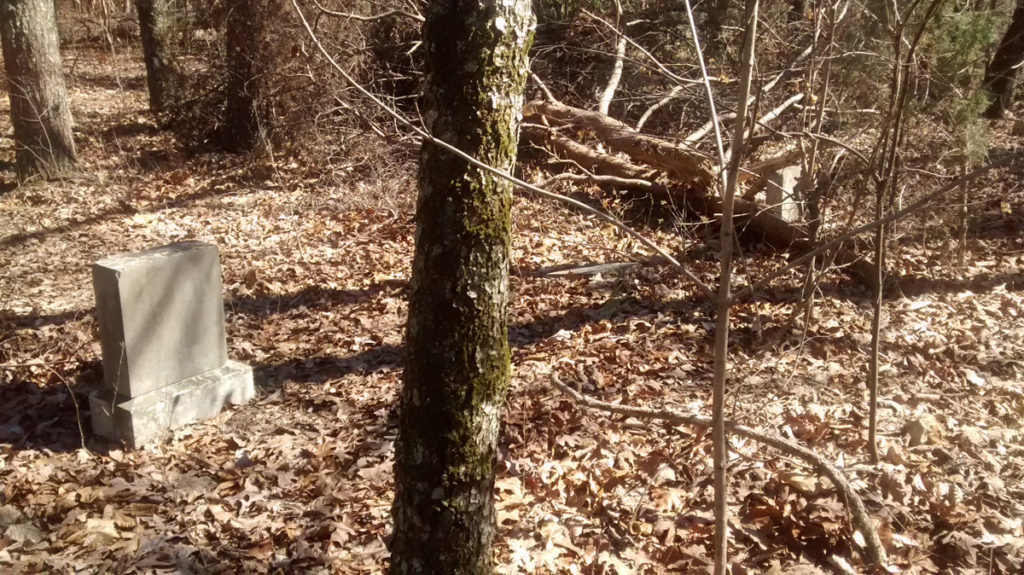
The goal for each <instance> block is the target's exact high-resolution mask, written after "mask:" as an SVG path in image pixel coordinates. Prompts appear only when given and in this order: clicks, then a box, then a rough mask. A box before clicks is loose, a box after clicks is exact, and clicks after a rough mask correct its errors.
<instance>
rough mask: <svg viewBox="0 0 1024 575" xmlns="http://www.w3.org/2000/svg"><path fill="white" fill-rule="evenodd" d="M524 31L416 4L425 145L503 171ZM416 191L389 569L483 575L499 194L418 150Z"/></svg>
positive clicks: (512, 23) (498, 14) (465, 168)
mask: <svg viewBox="0 0 1024 575" xmlns="http://www.w3.org/2000/svg"><path fill="white" fill-rule="evenodd" d="M533 29H534V19H533V15H532V13H531V11H530V2H529V0H503V1H501V2H498V1H496V0H483V1H479V0H440V1H438V2H432V3H430V4H429V8H428V9H427V14H426V22H425V24H424V28H423V41H424V48H425V59H426V69H427V83H426V86H425V88H424V107H425V114H424V117H425V119H426V124H427V128H428V129H429V131H430V132H431V133H432V134H433V135H434V136H435V137H438V138H440V139H442V140H444V141H446V142H448V143H450V144H453V145H454V146H456V147H458V148H459V149H461V150H463V151H465V152H467V153H469V154H471V155H473V156H474V157H476V158H477V159H479V160H481V161H483V162H486V163H488V164H490V165H492V166H495V167H498V168H501V169H503V170H511V169H512V167H513V165H514V163H515V157H516V151H517V144H518V128H519V120H518V118H519V113H520V110H521V108H522V101H523V99H522V93H523V87H524V85H525V81H526V73H527V69H528V60H527V50H528V49H529V46H530V44H531V42H532V39H533ZM419 185H420V192H419V198H418V200H417V207H416V222H417V229H416V249H415V256H414V259H413V270H412V281H411V286H410V289H411V293H410V299H409V324H408V332H407V350H408V352H407V353H408V356H407V358H406V368H405V376H404V385H403V389H402V399H401V401H402V403H401V415H400V423H399V434H398V441H397V444H396V448H395V453H396V455H395V500H394V504H393V506H392V515H393V517H394V525H395V532H394V537H393V538H392V540H391V545H390V547H391V553H392V555H391V572H392V573H398V574H405V573H453V574H458V573H474V574H476V573H490V572H491V569H492V566H491V542H492V540H493V536H494V502H493V495H492V490H493V486H494V465H495V458H496V452H497V440H498V431H499V425H500V412H501V409H502V403H503V401H504V396H505V390H506V388H507V386H508V381H509V375H510V364H509V362H510V356H509V349H508V337H507V335H508V334H507V331H508V326H507V317H506V310H507V305H508V267H509V245H510V234H511V223H510V222H511V219H510V206H511V185H510V184H509V183H508V182H506V181H505V180H502V179H499V178H497V177H495V176H494V175H492V174H490V173H486V172H484V171H482V170H480V169H477V168H475V167H472V166H470V165H468V164H467V163H466V162H465V161H464V160H462V159H460V158H458V157H456V156H454V155H453V154H451V153H448V152H446V151H444V150H442V149H440V148H439V147H437V146H435V145H433V144H430V143H424V145H423V149H422V153H421V157H420V176H419Z"/></svg>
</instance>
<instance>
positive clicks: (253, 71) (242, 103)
mask: <svg viewBox="0 0 1024 575" xmlns="http://www.w3.org/2000/svg"><path fill="white" fill-rule="evenodd" d="M269 5H270V2H269V0H231V1H230V3H229V5H228V12H227V30H226V36H227V38H226V40H227V71H228V84H227V104H226V107H225V110H224V131H223V135H222V143H223V144H224V147H225V148H227V149H229V150H232V151H243V150H251V149H253V148H255V147H256V145H257V144H258V143H259V141H260V132H261V130H262V129H265V128H266V122H265V118H266V116H265V115H264V114H263V106H262V104H263V101H262V98H263V87H264V85H265V83H266V74H265V69H266V66H267V61H266V54H265V53H264V52H265V51H264V50H263V45H264V41H263V38H264V36H263V32H264V24H265V21H266V13H267V9H268V7H269Z"/></svg>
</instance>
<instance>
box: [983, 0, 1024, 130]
mask: <svg viewBox="0 0 1024 575" xmlns="http://www.w3.org/2000/svg"><path fill="white" fill-rule="evenodd" d="M1021 62H1024V0H1017V8H1016V9H1015V10H1014V11H1013V18H1011V19H1010V26H1009V28H1007V29H1006V35H1004V36H1003V41H1002V42H1000V43H999V48H998V49H997V50H996V53H995V55H994V56H993V57H992V62H991V63H990V64H989V66H988V70H986V71H985V87H986V88H988V91H989V93H990V94H991V95H992V103H991V104H989V107H988V109H987V110H985V117H987V118H1002V117H1003V112H1005V111H1006V110H1008V109H1010V108H1011V107H1013V84H1014V80H1015V79H1016V76H1017V66H1018V65H1020V64H1021Z"/></svg>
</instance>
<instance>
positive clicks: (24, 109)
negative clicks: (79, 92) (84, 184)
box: [0, 0, 76, 181]
mask: <svg viewBox="0 0 1024 575" xmlns="http://www.w3.org/2000/svg"><path fill="white" fill-rule="evenodd" d="M0 36H2V40H3V53H4V67H5V68H6V70H7V89H8V95H9V97H10V101H11V124H13V126H14V145H15V160H16V171H17V174H18V180H20V181H25V180H26V179H28V178H30V177H32V176H36V175H42V176H43V177H46V178H56V177H59V176H61V175H62V174H65V173H67V172H69V171H71V170H72V169H73V167H74V165H75V162H76V157H75V142H74V139H73V138H72V134H71V108H70V107H69V106H68V94H67V89H66V88H65V86H64V74H63V71H62V70H61V60H60V49H59V45H58V41H57V20H56V17H55V16H54V11H53V0H3V1H0Z"/></svg>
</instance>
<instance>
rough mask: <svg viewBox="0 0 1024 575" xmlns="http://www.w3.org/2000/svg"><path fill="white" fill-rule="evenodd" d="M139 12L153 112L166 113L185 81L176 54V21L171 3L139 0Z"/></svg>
mask: <svg viewBox="0 0 1024 575" xmlns="http://www.w3.org/2000/svg"><path fill="white" fill-rule="evenodd" d="M135 9H136V10H137V11H138V13H139V36H140V37H141V39H142V55H143V58H144V59H145V62H146V80H147V83H148V86H149V109H150V110H151V111H153V113H160V112H164V111H166V110H167V109H168V106H169V105H170V104H171V103H173V101H174V98H175V95H176V93H177V91H178V88H179V83H180V80H181V78H180V73H179V71H178V67H177V66H176V65H175V61H174V55H173V53H172V39H173V37H174V30H173V25H174V19H173V18H172V16H171V11H170V7H169V5H168V3H167V0H135Z"/></svg>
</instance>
